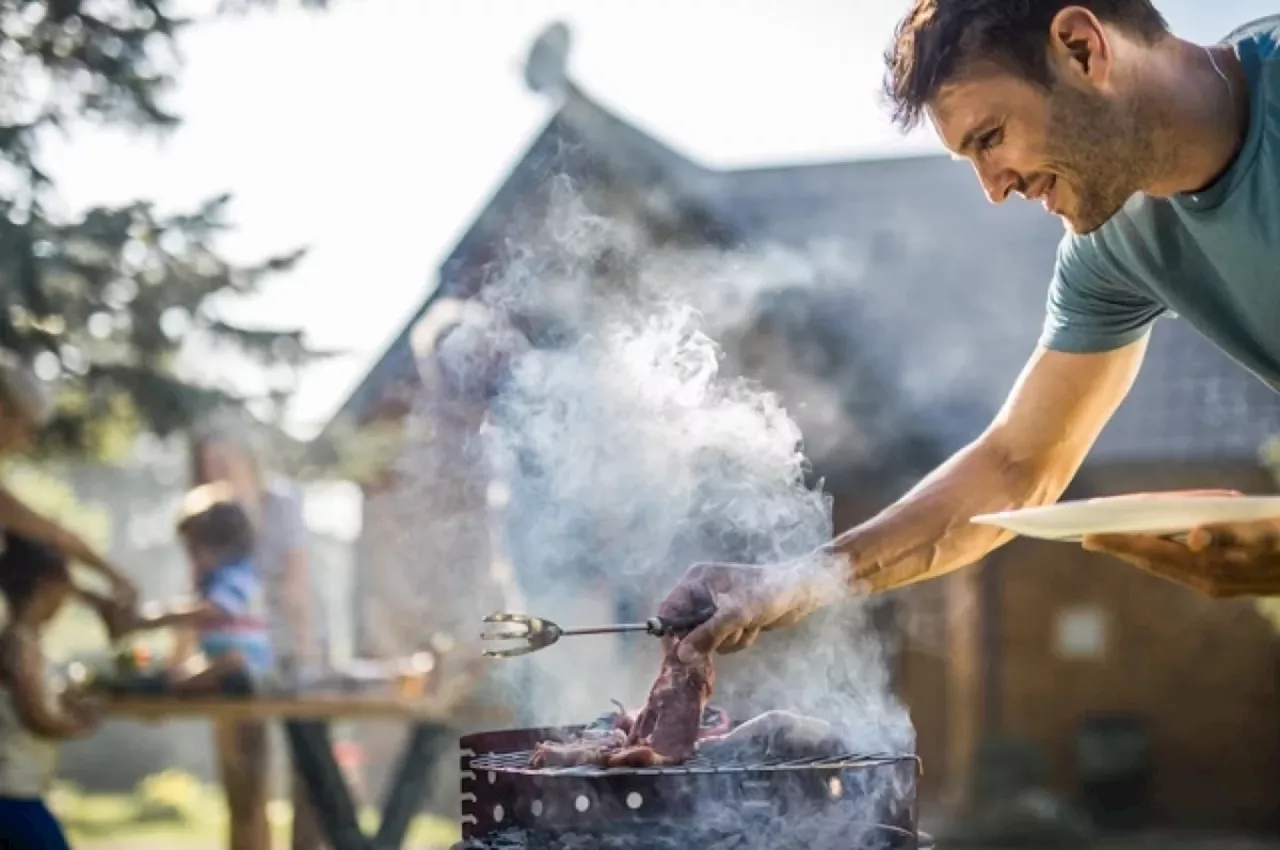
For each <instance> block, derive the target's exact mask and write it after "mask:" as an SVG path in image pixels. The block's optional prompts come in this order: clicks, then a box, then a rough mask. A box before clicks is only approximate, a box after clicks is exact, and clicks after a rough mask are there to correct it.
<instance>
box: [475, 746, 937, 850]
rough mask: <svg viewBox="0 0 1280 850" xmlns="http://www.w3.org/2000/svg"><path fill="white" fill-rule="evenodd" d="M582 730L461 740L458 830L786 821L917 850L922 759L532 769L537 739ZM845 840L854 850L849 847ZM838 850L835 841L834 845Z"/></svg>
mask: <svg viewBox="0 0 1280 850" xmlns="http://www.w3.org/2000/svg"><path fill="white" fill-rule="evenodd" d="M581 728H582V727H572V728H561V729H526V730H507V731H503V732H494V733H481V734H478V735H470V736H466V737H464V738H463V739H462V750H463V757H462V764H461V765H460V766H461V768H462V783H461V790H462V794H463V803H462V814H463V820H462V833H463V838H464V839H479V838H483V837H485V836H488V835H492V834H494V833H497V832H502V831H505V830H512V829H524V830H532V831H537V832H540V833H544V834H555V833H584V832H592V831H593V830H609V831H616V830H619V829H622V830H634V831H643V830H647V829H656V828H662V829H670V828H673V827H678V826H680V825H682V824H684V825H688V826H690V827H692V828H698V829H708V828H719V827H723V828H725V829H727V830H733V829H746V828H748V827H747V825H748V824H752V823H756V822H759V823H760V824H770V823H779V822H781V821H785V822H786V823H787V824H788V828H792V829H794V828H799V829H801V830H803V829H811V830H812V831H813V832H814V835H815V840H817V841H819V842H820V843H823V844H824V846H826V847H828V848H830V850H836V848H838V847H844V846H848V847H860V846H863V845H862V844H861V843H859V841H860V840H859V839H858V837H857V836H859V835H860V834H861V833H863V832H866V831H867V830H871V829H875V830H880V831H884V830H886V829H887V830H890V831H893V832H894V833H899V834H901V835H902V836H904V837H903V838H902V839H901V841H900V842H895V843H894V845H893V846H895V847H897V848H903V850H914V848H915V847H917V846H918V845H917V814H918V813H917V800H916V797H917V783H918V778H919V773H920V769H919V761H918V759H916V758H915V757H913V756H901V757H896V756H895V757H876V758H863V757H852V756H851V757H846V758H841V759H809V760H796V761H789V762H783V761H777V762H772V763H771V762H768V761H761V762H756V763H751V764H730V763H716V762H713V761H710V760H708V759H706V758H697V759H694V760H691V761H690V762H686V763H685V764H683V765H679V766H674V767H666V768H649V769H612V770H604V769H600V768H566V769H548V770H534V769H531V768H529V766H528V765H529V755H530V752H529V750H530V749H531V748H532V747H533V746H535V745H536V744H537V743H538V742H540V741H545V740H553V739H559V740H563V739H567V738H572V737H573V736H574V735H575V734H576V733H577V732H578V731H579V730H580V729H581ZM846 839H847V841H846ZM833 841H835V842H836V843H832V842H833Z"/></svg>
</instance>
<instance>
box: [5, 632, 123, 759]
mask: <svg viewBox="0 0 1280 850" xmlns="http://www.w3.org/2000/svg"><path fill="white" fill-rule="evenodd" d="M4 656H5V657H4V666H5V670H6V673H7V677H6V678H7V679H8V680H9V686H10V690H11V692H12V694H13V701H14V708H15V710H16V711H17V713H18V717H19V718H20V719H21V720H22V725H23V726H25V727H26V728H27V729H29V730H31V731H32V732H34V733H35V734H37V735H40V736H42V737H45V738H58V739H63V738H79V737H83V736H84V735H87V734H89V733H90V732H92V731H93V730H94V729H95V728H97V725H98V721H99V720H100V719H101V717H102V708H103V706H102V705H101V703H96V702H92V701H86V700H82V699H78V698H77V699H74V700H69V701H68V702H67V703H66V704H60V703H59V701H57V700H55V699H53V694H51V693H50V691H49V688H48V685H47V683H46V681H45V678H44V659H43V658H42V657H41V655H40V648H39V646H38V645H37V643H36V641H35V640H30V639H21V638H12V639H10V640H6V641H5V646H4Z"/></svg>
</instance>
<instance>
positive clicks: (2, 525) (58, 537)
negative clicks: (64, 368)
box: [0, 351, 137, 637]
mask: <svg viewBox="0 0 1280 850" xmlns="http://www.w3.org/2000/svg"><path fill="white" fill-rule="evenodd" d="M52 412H53V409H52V404H51V403H50V400H49V398H48V396H47V395H46V394H45V393H44V391H43V389H42V387H41V385H40V383H39V381H38V380H37V379H36V377H35V376H34V375H32V374H31V372H30V371H29V370H27V369H26V368H25V367H24V366H23V365H22V364H21V363H20V362H19V361H18V360H17V358H15V357H14V356H13V355H12V354H10V353H8V352H4V351H0V456H7V455H11V454H17V453H19V452H21V451H23V450H24V449H26V448H27V447H28V446H30V445H31V443H32V441H33V439H34V437H35V435H36V434H37V433H38V432H39V430H40V429H41V428H43V427H44V426H45V424H47V423H48V420H49V417H50V416H51V415H52ZM0 529H5V530H9V531H14V532H17V533H18V534H21V535H23V536H25V537H28V538H31V539H32V540H35V541H38V542H40V543H44V544H46V545H48V546H51V547H53V548H54V549H56V550H58V552H60V553H61V554H62V555H63V556H64V557H66V558H67V559H69V560H72V561H79V562H81V563H83V564H84V565H86V566H88V567H91V568H92V569H93V570H95V571H96V572H98V573H99V574H100V575H102V577H103V578H105V579H106V580H107V583H108V584H109V585H110V587H111V591H112V598H105V597H100V596H98V595H96V594H94V593H91V592H90V591H87V590H83V589H78V590H77V593H78V595H79V596H80V597H81V599H82V600H83V601H84V602H85V603H86V604H88V605H90V606H91V607H92V608H94V609H95V610H96V611H97V612H98V613H99V615H101V616H102V618H103V620H104V621H105V622H106V624H107V630H108V632H109V633H110V634H111V635H112V637H115V636H116V635H117V634H118V633H120V632H121V631H123V630H124V628H125V627H126V626H125V624H126V621H127V620H128V616H127V612H128V611H129V610H130V608H131V606H132V605H133V604H134V602H135V600H136V597H137V592H136V589H135V588H134V586H133V584H132V582H130V581H129V579H127V578H126V577H125V576H124V574H123V573H122V572H120V570H119V569H117V568H116V567H115V566H113V565H112V564H111V563H110V562H109V561H107V560H106V559H105V558H103V557H102V556H101V555H99V554H98V553H97V552H95V551H94V550H93V549H92V547H90V546H89V544H87V543H85V542H84V540H82V539H81V538H80V537H79V536H78V535H76V534H74V533H72V532H71V531H68V530H67V529H65V528H63V527H62V526H60V525H58V524H57V523H55V522H53V521H52V520H50V519H48V518H47V517H43V516H41V515H40V514H38V513H36V512H35V511H33V510H31V508H29V507H27V506H26V505H25V504H23V503H22V501H21V500H20V499H18V497H17V496H15V495H13V493H11V492H9V490H8V488H6V487H4V486H0Z"/></svg>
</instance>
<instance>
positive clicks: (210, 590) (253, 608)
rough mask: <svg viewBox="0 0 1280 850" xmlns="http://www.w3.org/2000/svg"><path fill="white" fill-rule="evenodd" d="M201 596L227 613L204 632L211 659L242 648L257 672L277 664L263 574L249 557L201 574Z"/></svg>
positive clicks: (203, 645) (202, 640)
mask: <svg viewBox="0 0 1280 850" xmlns="http://www.w3.org/2000/svg"><path fill="white" fill-rule="evenodd" d="M198 589H199V592H200V598H201V599H203V600H204V601H205V602H207V603H209V604H210V605H214V606H216V607H217V608H219V609H221V610H222V612H223V613H224V614H226V616H227V619H226V621H225V622H223V623H221V624H220V625H218V626H216V627H214V628H211V629H206V630H204V631H202V632H201V633H200V650H201V651H202V652H203V653H204V654H205V655H206V656H208V657H209V658H210V659H214V658H218V657H219V656H222V655H226V654H227V653H228V652H230V651H231V650H238V651H239V652H240V653H241V654H242V655H243V656H244V658H245V661H246V662H247V663H248V665H249V667H250V668H252V669H253V670H254V671H255V672H266V671H267V670H269V669H271V667H272V666H273V665H274V664H275V658H274V653H273V652H272V650H271V637H270V633H269V632H268V629H267V605H266V597H265V593H264V592H263V585H262V577H261V576H260V575H258V570H257V567H256V566H255V565H254V563H253V562H252V561H250V560H248V559H246V560H243V561H234V562H232V563H229V564H223V565H222V566H220V567H217V568H215V569H212V570H209V571H208V572H206V573H204V574H203V575H201V576H200V578H199V581H198Z"/></svg>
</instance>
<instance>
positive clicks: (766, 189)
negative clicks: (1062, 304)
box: [339, 91, 1280, 461]
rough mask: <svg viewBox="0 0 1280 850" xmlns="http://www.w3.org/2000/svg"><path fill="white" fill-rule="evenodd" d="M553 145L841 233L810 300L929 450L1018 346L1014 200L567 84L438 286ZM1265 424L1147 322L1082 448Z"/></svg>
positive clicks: (948, 438) (810, 233)
mask: <svg viewBox="0 0 1280 850" xmlns="http://www.w3.org/2000/svg"><path fill="white" fill-rule="evenodd" d="M567 149H577V150H578V151H579V152H581V151H583V150H585V151H586V152H587V153H588V155H589V157H588V158H594V160H595V161H597V162H598V163H600V164H601V165H602V167H604V168H605V169H607V170H608V171H609V172H610V173H611V175H612V176H613V177H614V178H615V179H623V180H635V181H637V182H638V183H640V184H644V185H646V186H652V185H654V184H657V183H661V182H662V181H664V180H666V181H667V182H668V183H669V184H670V190H671V193H672V195H673V196H676V197H678V198H680V199H681V201H682V202H684V203H691V204H696V205H699V206H700V207H701V208H702V209H703V210H704V211H705V213H706V215H708V216H709V217H710V218H711V219H712V220H714V221H716V222H718V223H719V224H720V225H722V226H723V227H724V228H725V229H726V231H728V232H729V233H730V234H732V235H733V236H735V237H736V239H737V240H739V241H741V242H744V243H756V244H771V243H772V244H779V245H786V246H791V247H800V248H803V247H806V246H810V245H812V244H813V243H815V242H822V241H824V240H832V239H838V240H841V241H842V242H843V243H844V247H845V252H846V253H847V254H850V255H851V256H852V257H853V258H854V262H853V263H852V265H851V268H850V272H849V273H848V280H847V283H848V285H847V286H846V287H842V288H839V289H838V290H835V291H832V290H830V289H826V290H823V291H821V292H815V293H813V294H812V295H811V296H810V297H814V298H822V299H825V300H826V302H827V303H826V304H824V305H823V308H824V312H826V313H827V314H828V315H836V316H844V317H846V319H845V320H846V321H847V327H848V333H850V334H854V335H857V338H858V340H859V344H858V345H857V348H858V350H860V351H862V352H872V354H871V355H870V356H874V357H875V359H876V360H877V361H878V362H877V364H876V365H877V368H878V370H879V371H880V372H881V373H882V374H884V375H885V376H886V380H887V381H889V382H890V383H893V384H894V385H896V386H897V387H899V388H900V392H901V393H902V394H903V395H904V398H905V400H906V402H907V406H908V408H909V409H910V410H912V411H913V412H914V415H915V416H916V417H917V418H918V425H919V427H920V428H921V429H922V430H923V431H925V432H926V433H927V434H929V435H930V436H931V437H932V438H933V439H934V440H935V441H936V443H937V445H938V448H939V450H941V451H945V452H949V451H952V450H954V449H956V448H959V447H960V446H962V445H963V444H964V443H966V442H967V441H968V440H970V439H972V438H973V437H974V436H976V435H977V434H978V432H979V431H980V430H981V429H982V428H983V427H984V426H985V425H986V423H987V422H988V421H989V420H990V418H991V416H992V414H993V413H994V412H995V411H996V409H997V408H998V407H999V405H1000V404H1001V402H1002V401H1003V399H1004V397H1005V394H1006V393H1007V392H1008V390H1009V388H1010V386H1011V385H1012V383H1013V381H1014V379H1015V377H1016V376H1017V374H1018V371H1019V370H1020V369H1021V367H1022V365H1023V363H1024V361H1025V359H1026V357H1027V355H1028V354H1029V353H1030V352H1031V350H1032V348H1033V346H1034V345H1035V342H1036V339H1037V337H1038V335H1039V331H1040V325H1041V322H1042V319H1043V312H1044V303H1045V293H1046V288H1047V285H1048V280H1049V275H1050V272H1051V269H1052V262H1053V253H1054V249H1055V246H1056V245H1057V242H1058V240H1059V239H1060V237H1061V234H1062V230H1061V225H1060V224H1059V223H1058V222H1057V221H1056V220H1055V219H1053V218H1052V217H1050V216H1048V215H1046V214H1044V212H1043V211H1041V210H1040V209H1039V208H1038V207H1037V206H1034V205H1032V204H1028V203H1023V202H1010V203H1007V204H1004V205H1000V206H995V205H992V204H989V203H988V202H987V201H986V199H985V198H984V197H983V195H982V192H981V191H980V190H979V187H978V185H977V183H976V181H975V180H974V177H973V175H972V173H971V171H970V169H969V168H968V166H966V165H964V164H961V163H957V162H954V161H952V160H951V159H950V158H947V157H941V156H925V157H910V158H901V159H881V160H866V161H852V162H837V163H825V164H815V165H796V166H784V167H777V168H761V169H746V170H739V171H711V170H707V169H702V168H700V167H698V166H697V165H695V164H693V163H691V162H690V161H689V160H687V159H685V158H683V157H681V156H679V155H678V154H676V153H675V152H673V151H672V150H671V149H670V148H668V147H666V146H664V145H662V144H661V143H660V142H658V141H656V140H655V139H653V138H652V137H650V136H647V135H645V134H644V133H642V132H641V131H640V130H639V129H637V128H636V127H635V126H633V125H631V124H629V123H627V122H626V121H623V120H621V119H620V118H618V117H617V116H615V115H613V114H612V113H610V112H608V111H607V110H605V109H604V108H603V107H600V106H599V105H598V104H595V103H594V102H592V101H591V100H589V99H587V98H585V96H582V95H581V93H579V92H576V91H575V94H574V96H573V97H571V98H570V100H569V101H568V102H567V103H566V104H565V105H564V106H562V107H561V109H560V111H559V112H558V113H557V114H556V115H555V117H553V118H552V120H551V121H550V122H549V124H548V125H547V127H546V128H545V129H544V130H543V132H542V133H540V134H539V135H538V137H537V138H536V139H535V140H534V142H533V144H532V145H531V147H530V149H529V151H528V153H527V155H526V156H525V157H524V159H523V160H521V162H520V163H519V164H518V165H517V166H516V167H515V168H514V170H513V171H512V173H511V174H510V175H509V177H508V178H507V180H506V182H505V183H504V184H503V185H502V187H501V188H500V189H499V191H498V192H497V193H496V194H495V196H494V198H493V200H492V202H491V203H490V205H489V207H488V208H486V210H485V211H484V212H483V213H482V214H481V215H480V216H479V218H478V219H477V221H476V223H475V224H474V225H473V227H472V228H471V229H470V230H469V231H468V232H467V234H466V235H465V236H464V237H463V239H462V240H461V241H460V242H459V244H458V246H457V247H456V248H455V250H454V251H453V252H452V253H451V254H450V256H449V258H448V259H447V260H446V261H445V262H444V263H443V264H442V266H441V269H440V278H439V279H440V282H441V284H440V289H441V290H444V291H447V290H448V289H449V288H450V287H452V286H455V285H457V284H455V282H454V281H455V278H456V277H457V276H458V274H459V273H460V270H464V269H466V267H467V266H468V264H470V263H472V262H473V259H474V256H475V255H476V254H477V253H478V252H483V250H484V246H485V245H486V244H488V243H489V242H490V241H491V240H492V239H493V237H494V236H495V235H498V234H500V233H501V231H502V228H503V226H504V216H505V214H506V211H507V210H509V209H510V208H511V206H512V205H513V204H515V203H517V202H518V199H519V198H520V197H521V195H522V193H524V192H527V191H530V190H531V189H532V188H533V187H535V186H536V185H537V184H538V182H539V181H541V180H543V179H545V177H546V176H547V174H548V168H549V165H553V164H558V163H566V164H568V165H566V167H572V165H571V163H572V162H573V161H576V160H579V159H580V158H579V157H574V156H570V157H566V156H565V152H566V150H567ZM557 158H558V159H557ZM432 297H435V296H434V295H433V296H432ZM427 303H428V304H429V303H430V299H428V302H427ZM426 306H427V305H424V306H423V308H422V310H420V311H418V313H416V314H415V315H414V316H413V317H411V319H410V321H409V322H408V323H407V324H406V326H405V329H404V331H403V332H402V333H401V334H400V335H399V336H398V337H397V338H396V339H395V341H394V342H393V343H392V345H391V346H390V347H389V348H388V350H387V352H386V353H385V354H384V355H383V357H382V358H381V359H380V360H379V362H378V363H377V364H376V365H375V366H374V368H373V369H372V370H371V371H370V373H369V375H368V376H367V377H366V378H365V380H364V381H363V382H362V383H361V384H360V386H359V387H358V388H357V390H356V391H355V392H354V393H353V395H352V396H351V398H350V399H349V400H348V401H347V403H346V404H345V405H344V406H343V408H342V411H341V412H340V414H339V415H340V416H350V417H353V418H356V419H360V418H363V417H364V416H366V415H367V414H368V411H369V410H370V408H371V406H372V405H373V403H374V400H375V397H376V394H377V392H378V390H379V388H380V387H383V386H386V384H387V382H388V381H390V380H394V379H396V378H398V377H408V376H411V375H412V374H413V362H412V353H411V351H410V349H409V331H410V329H411V328H412V326H413V323H414V322H415V321H416V320H417V318H418V317H419V316H421V315H422V312H423V311H425V309H426ZM1277 434H1280V395H1277V394H1276V393H1274V392H1272V391H1271V390H1270V389H1269V388H1268V387H1267V386H1265V385H1264V384H1263V383H1262V382H1260V381H1259V380H1257V379H1256V378H1254V377H1253V376H1252V375H1250V374H1249V373H1247V372H1246V371H1245V370H1244V369H1243V368H1242V367H1240V366H1238V365H1237V364H1235V363H1234V362H1232V361H1231V360H1230V359H1229V358H1228V357H1227V356H1226V355H1225V354H1223V353H1222V352H1220V351H1219V350H1218V349H1217V348H1215V347H1214V346H1213V345H1211V344H1210V343H1208V342H1207V341H1206V340H1204V339H1203V338H1201V337H1200V336H1199V335H1198V334H1197V333H1196V332H1195V331H1194V330H1192V329H1191V328H1190V327H1188V326H1187V325H1186V324H1185V323H1183V322H1180V321H1177V320H1162V321H1161V322H1159V323H1158V326H1157V328H1156V329H1155V331H1154V336H1153V340H1152V345H1151V349H1150V352H1149V354H1148V357H1147V363H1146V366H1145V368H1144V369H1143V372H1142V374H1141V376H1140V377H1139V379H1138V382H1137V384H1136V386H1135V387H1134V390H1133V391H1132V393H1131V394H1130V397H1129V398H1128V399H1127V400H1126V401H1125V403H1124V404H1123V406H1122V407H1121V409H1120V411H1119V412H1118V413H1117V415H1116V417H1115V418H1114V420H1113V421H1112V423H1111V424H1110V425H1109V426H1108V428H1107V429H1106V431H1105V432H1104V434H1103V436H1102V437H1101V439H1100V440H1099V442H1098V445H1097V447H1096V448H1095V451H1094V454H1093V455H1092V459H1093V460H1094V461H1098V460H1110V459H1116V460H1119V459H1124V460H1143V459H1160V460H1183V459H1187V460H1189V459H1213V458H1233V459H1245V458H1251V457H1254V456H1256V454H1257V451H1258V449H1259V447H1260V445H1261V444H1262V443H1263V442H1264V441H1265V440H1267V439H1268V438H1269V437H1272V436H1274V435H1277Z"/></svg>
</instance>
